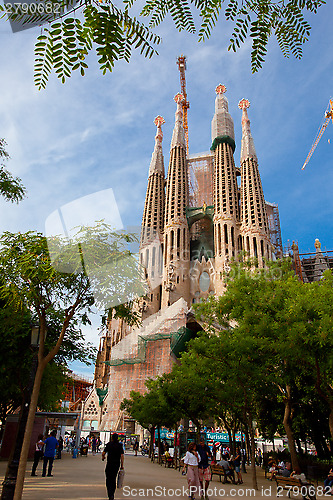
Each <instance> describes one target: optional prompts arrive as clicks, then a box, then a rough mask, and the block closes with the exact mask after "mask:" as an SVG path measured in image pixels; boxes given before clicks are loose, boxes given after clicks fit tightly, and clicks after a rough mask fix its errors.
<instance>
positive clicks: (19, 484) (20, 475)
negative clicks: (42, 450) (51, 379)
mask: <svg viewBox="0 0 333 500" xmlns="http://www.w3.org/2000/svg"><path fill="white" fill-rule="evenodd" d="M44 369H45V363H44V362H43V363H39V365H38V368H37V372H36V377H35V382H34V387H33V389H32V394H31V401H30V406H29V413H28V419H27V424H26V427H25V433H24V439H23V444H22V450H21V456H20V463H19V467H18V471H17V479H16V487H15V493H14V500H21V498H22V491H23V485H24V477H25V471H26V467H27V459H28V453H29V448H30V440H31V434H32V429H33V426H34V421H35V414H36V409H37V403H38V396H39V389H40V384H41V382H42V377H43V372H44Z"/></svg>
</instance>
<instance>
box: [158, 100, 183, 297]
mask: <svg viewBox="0 0 333 500" xmlns="http://www.w3.org/2000/svg"><path fill="white" fill-rule="evenodd" d="M174 100H175V102H176V103H177V110H176V116H175V127H174V130H173V135H172V141H171V148H170V161H169V168H168V178H167V182H166V197H165V223H164V246H163V248H164V276H163V293H162V307H165V306H167V305H171V304H172V303H173V302H176V300H178V299H179V297H180V296H183V297H184V299H185V300H186V301H187V302H189V251H188V249H189V241H190V239H189V238H190V237H189V229H188V224H187V218H186V208H187V207H188V204H189V185H188V166H187V161H186V142H185V135H184V128H183V109H182V102H183V100H184V97H183V95H182V94H177V95H176V96H175V98H174Z"/></svg>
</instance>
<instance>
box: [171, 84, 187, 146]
mask: <svg viewBox="0 0 333 500" xmlns="http://www.w3.org/2000/svg"><path fill="white" fill-rule="evenodd" d="M174 101H175V102H176V103H177V109H176V114H175V126H174V129H173V134H172V140H171V146H170V149H173V148H174V147H176V146H180V147H182V148H185V150H186V142H185V132H184V127H183V107H182V103H183V101H184V96H183V94H180V93H179V94H177V95H175V97H174Z"/></svg>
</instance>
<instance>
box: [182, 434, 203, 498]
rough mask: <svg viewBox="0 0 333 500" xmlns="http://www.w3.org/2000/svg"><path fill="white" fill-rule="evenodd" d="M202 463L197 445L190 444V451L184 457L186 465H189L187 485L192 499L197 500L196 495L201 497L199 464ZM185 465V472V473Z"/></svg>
mask: <svg viewBox="0 0 333 500" xmlns="http://www.w3.org/2000/svg"><path fill="white" fill-rule="evenodd" d="M199 462H200V455H198V453H197V451H196V444H195V443H190V444H189V445H188V451H187V452H186V455H185V457H184V464H185V465H187V484H188V487H189V490H190V498H192V499H193V500H194V499H195V493H197V494H198V497H200V481H199V472H198V464H199ZM185 465H184V469H183V472H185Z"/></svg>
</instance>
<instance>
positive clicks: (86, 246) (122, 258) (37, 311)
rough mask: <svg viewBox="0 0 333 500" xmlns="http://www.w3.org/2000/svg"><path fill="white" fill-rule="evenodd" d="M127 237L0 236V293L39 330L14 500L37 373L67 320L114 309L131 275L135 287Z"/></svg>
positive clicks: (100, 231) (101, 232)
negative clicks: (55, 326)
mask: <svg viewBox="0 0 333 500" xmlns="http://www.w3.org/2000/svg"><path fill="white" fill-rule="evenodd" d="M131 238H132V237H131V236H130V235H122V234H119V233H111V232H110V229H109V228H108V227H107V226H105V225H104V224H102V223H99V224H97V226H96V228H82V229H81V230H79V231H78V236H77V237H76V238H75V237H73V238H72V240H70V241H69V240H67V239H65V240H64V239H62V238H58V237H54V238H53V239H52V241H51V242H50V241H49V242H47V240H46V238H45V237H44V236H43V235H42V234H40V233H35V232H31V231H30V232H28V233H24V234H21V233H18V234H13V233H9V232H5V233H4V234H3V235H2V236H1V237H0V244H1V249H0V273H1V277H2V283H1V286H0V294H1V296H2V298H3V299H4V300H6V301H7V302H8V304H9V305H10V306H12V307H13V308H14V309H17V310H20V309H24V308H25V309H28V310H29V311H31V313H32V314H33V315H34V316H35V317H36V318H38V321H39V329H40V343H39V349H38V366H37V371H36V376H35V380H34V385H33V390H32V395H31V401H30V406H29V413H28V418H27V424H26V429H25V435H24V440H23V445H22V451H21V457H20V463H19V468H18V475H17V482H16V488H15V494H14V499H15V500H19V499H20V498H21V496H22V490H23V484H24V475H25V469H26V462H27V456H28V450H29V444H30V438H31V432H32V428H33V422H34V416H35V411H36V407H37V403H38V394H39V389H40V385H41V381H42V376H43V372H44V370H45V368H46V366H47V364H48V363H49V362H50V361H51V360H52V359H54V357H55V356H56V355H57V354H58V353H59V351H60V348H61V346H62V342H63V340H64V338H65V335H66V332H67V331H68V328H69V326H70V324H71V322H72V321H74V320H75V319H76V320H78V321H80V322H82V321H86V318H87V314H88V313H89V312H90V311H91V307H92V305H93V304H95V305H96V307H97V308H99V309H100V310H103V309H105V308H107V307H110V304H111V305H112V304H113V305H114V304H116V305H115V307H117V304H119V300H120V298H123V297H124V296H123V290H122V287H123V283H124V280H126V279H127V280H128V281H131V277H132V286H131V289H132V290H134V289H135V281H136V280H138V271H137V270H138V264H137V262H136V260H135V259H131V258H130V252H129V251H128V250H127V242H128V241H131ZM48 243H49V246H48ZM50 248H51V250H50ZM49 250H50V251H49ZM50 253H51V254H52V256H51V257H50ZM122 273H124V274H122ZM131 273H132V274H131ZM133 276H134V277H133ZM129 286H130V285H129ZM117 300H118V302H117ZM54 315H56V316H57V319H58V321H59V325H60V328H59V330H58V332H57V336H56V338H54V343H53V345H52V346H48V347H47V346H46V332H47V329H48V320H49V316H51V317H52V318H54Z"/></svg>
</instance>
